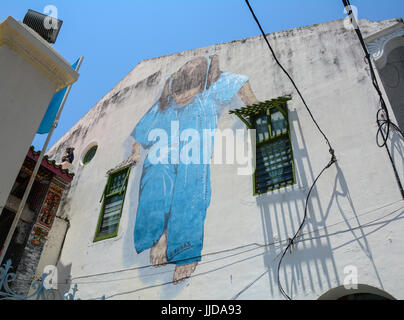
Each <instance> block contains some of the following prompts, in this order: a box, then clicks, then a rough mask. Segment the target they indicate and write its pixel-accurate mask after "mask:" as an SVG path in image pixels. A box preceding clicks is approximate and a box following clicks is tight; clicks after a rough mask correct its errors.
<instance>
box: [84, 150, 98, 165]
mask: <svg viewBox="0 0 404 320" xmlns="http://www.w3.org/2000/svg"><path fill="white" fill-rule="evenodd" d="M97 149H98V146H93V147H91V148H90V150H88V151H87V152H86V154H85V156H84V158H83V164H87V163H89V162H90V161H91V160H92V159H93V158H94V156H95V154H96V152H97Z"/></svg>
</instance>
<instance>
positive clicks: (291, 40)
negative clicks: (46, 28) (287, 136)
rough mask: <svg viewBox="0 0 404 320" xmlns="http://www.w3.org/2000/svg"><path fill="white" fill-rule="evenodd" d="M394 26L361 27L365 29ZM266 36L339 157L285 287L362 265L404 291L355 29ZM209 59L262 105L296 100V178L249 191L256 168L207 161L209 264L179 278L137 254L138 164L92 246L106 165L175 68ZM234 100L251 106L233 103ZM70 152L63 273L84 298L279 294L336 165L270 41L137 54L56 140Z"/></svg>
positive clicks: (311, 290) (317, 283)
mask: <svg viewBox="0 0 404 320" xmlns="http://www.w3.org/2000/svg"><path fill="white" fill-rule="evenodd" d="M397 22H398V21H397V20H389V21H383V22H370V21H362V22H361V23H362V28H363V31H364V33H365V34H366V35H369V34H371V33H373V32H377V31H379V30H381V29H383V28H386V27H389V26H391V25H393V24H395V23H397ZM268 39H269V41H271V43H272V44H273V46H274V48H275V50H276V52H277V54H278V55H279V58H280V60H281V61H282V63H283V64H284V66H285V67H286V68H287V70H288V71H289V72H290V74H291V75H292V77H293V78H294V80H295V81H296V83H297V84H298V85H299V87H300V90H301V91H302V92H303V94H304V96H305V98H306V100H307V103H308V104H309V106H310V107H311V110H312V112H313V115H314V117H315V118H316V120H317V121H318V123H319V124H320V125H321V127H322V128H323V130H324V131H325V133H326V134H327V136H328V137H329V139H330V140H331V142H332V144H333V146H334V148H335V151H336V156H337V158H338V163H337V165H336V166H333V167H332V168H331V169H329V170H327V171H326V172H325V173H324V175H323V176H322V178H321V179H320V180H319V181H318V184H317V187H316V188H315V189H314V191H313V194H312V197H311V201H310V205H309V213H308V219H307V224H306V226H305V228H304V230H303V234H304V236H303V240H304V241H301V242H299V243H298V245H297V246H296V248H295V249H294V251H293V253H292V254H287V255H286V257H285V260H284V263H283V265H282V269H281V280H282V282H283V283H284V287H285V289H286V291H287V292H288V293H289V294H290V295H291V296H292V298H294V299H317V298H318V297H320V296H321V295H323V294H324V293H326V292H327V291H328V290H330V289H332V288H335V287H338V286H340V285H342V284H343V281H344V277H345V276H346V274H344V268H345V267H346V266H349V265H354V266H356V267H357V268H358V276H359V283H361V284H366V285H370V286H374V287H377V288H380V289H382V290H384V291H386V292H388V293H389V294H391V295H392V296H394V297H395V298H400V299H402V298H404V287H403V286H402V285H401V283H403V281H404V273H403V272H402V270H401V266H402V265H403V263H404V257H403V256H402V252H403V245H402V243H401V240H400V239H401V230H402V229H403V227H404V221H403V220H402V214H403V208H402V207H403V202H402V200H401V196H400V193H399V190H398V188H397V185H396V183H395V178H394V175H393V171H392V168H391V164H390V162H389V159H388V157H387V155H386V153H385V151H384V150H383V149H380V148H379V147H377V145H376V143H375V133H376V130H377V128H376V124H375V113H376V111H377V109H378V101H377V96H376V94H375V91H374V89H373V87H372V84H371V81H370V77H369V72H368V69H367V68H368V66H367V65H366V64H365V62H364V59H363V52H362V49H361V47H360V46H359V44H358V42H357V38H356V34H355V33H354V32H352V31H347V30H346V29H345V28H344V25H343V22H342V21H332V22H329V23H325V24H321V25H315V26H309V27H304V28H299V29H294V30H289V31H284V32H279V33H274V34H270V35H269V36H268ZM213 54H216V55H218V57H219V61H220V68H221V70H222V71H228V72H232V73H236V74H240V75H246V76H248V77H249V81H250V84H251V88H252V90H253V92H254V94H255V96H256V97H257V98H258V100H260V101H265V100H268V99H272V98H276V97H279V96H283V95H291V96H292V98H293V99H292V100H291V101H290V102H289V104H288V106H289V119H290V123H291V136H292V145H293V151H294V161H295V166H296V175H297V183H296V184H295V185H293V186H291V187H287V188H285V189H281V190H277V191H273V192H271V193H268V194H266V195H262V196H258V197H254V196H253V195H252V191H253V187H252V178H251V176H239V175H237V169H238V166H237V165H211V181H210V182H211V188H212V197H211V203H210V206H209V208H208V210H207V215H206V220H205V226H204V230H205V233H204V244H203V251H202V261H201V262H200V263H199V264H198V266H197V267H196V270H195V272H194V273H193V275H192V277H191V278H190V279H188V280H186V281H185V282H183V283H181V284H177V285H174V284H172V283H171V281H172V277H173V272H174V268H175V266H174V265H167V266H164V267H161V268H154V267H151V266H150V261H149V250H147V251H145V252H143V253H141V254H137V253H136V251H135V248H134V244H133V230H134V225H135V220H136V208H137V202H138V194H139V182H140V179H141V172H142V162H140V163H138V164H137V165H136V166H135V167H134V168H132V171H131V175H130V179H129V182H128V190H127V193H126V199H125V203H124V207H123V211H122V217H121V223H120V227H119V232H118V236H117V237H115V238H112V239H108V240H104V241H100V242H95V243H94V242H93V238H94V233H95V228H96V225H97V221H98V217H99V213H100V207H101V204H100V198H101V195H102V194H103V190H104V186H105V183H106V179H107V175H106V172H107V171H108V170H109V169H111V168H114V167H115V166H116V165H117V164H119V163H120V162H122V161H123V160H124V159H126V157H127V156H128V152H127V150H128V148H130V143H131V140H130V138H129V137H130V135H131V133H132V131H133V129H134V127H135V126H136V124H137V123H138V122H139V120H140V119H141V118H142V117H143V116H144V114H145V113H146V112H147V111H149V109H150V107H151V106H152V105H153V104H154V103H155V102H156V100H157V99H158V98H159V96H160V94H161V92H162V90H163V85H164V83H165V80H166V79H167V77H168V76H169V75H171V74H173V73H174V72H176V71H177V70H178V69H179V68H180V67H181V66H183V65H184V64H185V63H186V62H187V61H190V60H191V59H193V58H195V57H200V56H202V57H205V56H210V55H213ZM100 81H102V80H100ZM231 105H232V107H239V106H242V105H243V104H242V102H241V100H240V99H239V98H238V97H235V98H234V99H233V101H232V103H231ZM243 127H244V125H243V123H242V122H241V121H240V120H239V119H238V118H236V117H234V116H231V115H229V114H227V113H225V114H224V115H223V116H222V117H221V118H220V119H219V123H218V128H231V129H232V130H235V129H236V128H243ZM93 143H97V144H98V150H97V153H96V155H95V157H94V158H93V160H92V161H91V162H90V163H88V164H87V165H85V166H84V165H82V164H81V163H80V162H81V159H82V157H83V156H84V153H85V151H86V150H87V149H88V146H89V145H92V144H93ZM67 146H74V147H75V155H76V157H75V160H74V163H73V165H74V166H75V167H76V168H77V169H76V176H75V179H74V180H73V183H72V185H71V188H70V191H69V194H68V195H67V196H66V199H65V201H64V202H63V204H62V205H61V208H60V212H59V216H61V217H64V218H67V219H68V220H69V221H70V228H69V230H68V232H67V235H66V239H65V242H64V246H63V249H62V252H61V256H60V260H59V263H58V268H59V269H60V270H63V272H62V271H61V272H60V274H59V281H60V282H63V281H64V279H62V277H67V276H68V275H69V276H70V278H71V280H72V283H77V284H78V286H79V290H80V291H79V295H80V297H81V298H82V299H86V298H96V297H101V296H102V295H104V294H105V295H106V297H107V298H111V299H231V298H240V299H281V298H282V296H281V294H280V292H279V289H278V282H277V263H278V261H279V255H280V254H281V252H282V249H284V248H285V246H286V244H287V239H288V238H289V237H291V236H292V235H293V234H294V232H295V231H296V230H297V228H298V227H299V224H300V221H301V219H302V218H303V209H304V203H305V198H306V195H307V192H308V190H309V188H310V186H311V184H312V182H313V181H314V179H315V177H316V176H317V174H318V173H319V172H320V170H321V169H322V168H323V167H324V166H325V165H326V164H327V163H328V161H329V159H330V155H329V153H328V149H327V145H326V144H325V142H324V140H323V139H322V136H321V135H320V134H319V132H318V131H317V130H316V128H315V125H314V124H313V122H312V120H311V118H310V117H309V115H308V113H307V111H306V109H305V108H304V105H303V104H302V103H301V101H300V99H299V97H298V96H297V95H296V93H295V92H294V90H293V88H292V86H291V84H290V82H289V80H288V79H287V78H286V76H284V74H282V72H281V71H280V70H279V68H278V67H277V66H276V64H275V62H274V61H273V59H272V57H271V56H270V53H269V51H268V48H267V47H266V44H265V42H264V41H263V38H262V37H254V38H250V39H244V40H240V41H234V42H230V43H225V44H221V45H214V46H211V47H206V48H200V49H196V50H191V51H187V52H181V53H177V54H173V55H169V56H165V57H159V58H155V59H151V60H146V61H142V62H141V63H140V64H139V65H137V66H136V67H135V69H133V70H132V71H131V72H130V73H129V74H128V75H127V76H126V77H125V78H124V79H123V80H122V81H121V82H120V83H119V84H118V85H117V86H116V87H115V88H114V89H112V90H111V91H110V92H109V93H108V94H107V95H106V96H105V97H104V98H103V99H102V100H101V101H100V102H98V103H97V104H96V105H95V106H94V107H93V108H92V109H91V110H90V111H89V112H88V113H87V114H86V115H85V116H84V117H83V118H82V119H81V120H80V121H79V122H78V123H77V124H76V125H75V126H74V127H73V128H72V129H71V130H70V131H69V132H68V133H66V134H65V136H64V137H63V138H62V139H61V140H60V141H59V142H58V143H57V144H56V145H55V146H53V148H52V149H51V150H50V152H49V154H50V156H51V158H55V159H57V160H59V159H60V158H61V156H62V151H63V150H64V148H65V147H67ZM301 240H302V239H301ZM61 274H63V276H62V275H61ZM63 289H66V288H63ZM61 290H62V289H61Z"/></svg>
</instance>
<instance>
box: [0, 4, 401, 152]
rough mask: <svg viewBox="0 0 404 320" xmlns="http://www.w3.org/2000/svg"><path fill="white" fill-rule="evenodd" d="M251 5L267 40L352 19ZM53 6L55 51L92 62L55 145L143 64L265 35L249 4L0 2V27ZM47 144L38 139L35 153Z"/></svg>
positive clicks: (382, 13) (371, 8) (383, 11)
mask: <svg viewBox="0 0 404 320" xmlns="http://www.w3.org/2000/svg"><path fill="white" fill-rule="evenodd" d="M250 3H251V5H252V7H253V8H254V10H255V12H256V15H257V16H258V18H259V19H260V21H261V24H262V26H263V28H264V30H265V32H266V33H271V32H276V31H280V30H286V29H291V28H295V27H301V26H306V25H311V24H316V23H321V22H327V21H331V20H335V19H341V18H344V17H345V14H344V9H343V5H342V1H341V0H304V1H302V0H283V1H275V0H250ZM351 4H352V5H355V6H357V7H358V15H359V18H360V19H370V20H384V19H391V18H399V17H404V1H403V0H383V1H380V0H379V1H376V0H351ZM47 5H53V6H55V7H56V8H57V10H58V17H59V18H60V19H61V20H63V26H62V29H61V31H60V33H59V37H58V39H57V42H56V44H55V49H56V50H57V51H58V52H59V53H60V54H62V55H63V56H64V57H65V58H66V59H67V60H68V61H70V62H72V63H73V62H74V61H75V60H76V59H77V58H78V57H79V56H84V57H85V60H84V62H83V65H82V67H81V69H80V79H79V80H78V82H77V83H76V84H75V85H74V86H73V88H72V91H71V93H70V96H69V99H68V101H67V103H66V105H65V108H64V110H63V113H62V116H61V120H60V122H59V125H58V127H57V128H56V130H55V131H54V134H53V136H52V139H51V142H50V146H51V145H53V144H54V143H55V142H56V141H57V140H58V139H59V138H60V137H62V135H63V134H64V133H65V132H66V131H68V130H69V129H70V128H71V127H72V126H73V125H74V124H75V123H76V122H77V121H78V120H79V119H80V118H81V117H83V116H84V115H85V114H86V112H87V111H88V110H89V109H91V108H92V107H93V106H94V105H95V104H96V103H97V102H98V101H99V100H100V99H101V98H102V97H103V96H104V95H105V94H106V93H108V92H109V91H110V90H111V89H112V88H113V87H114V86H115V85H116V84H117V83H118V82H119V81H120V80H121V79H122V78H123V77H125V75H127V74H128V73H129V72H130V71H131V70H132V69H133V68H134V67H135V66H136V65H137V64H138V63H139V62H140V61H141V60H144V59H149V58H153V57H158V56H162V55H167V54H171V53H175V52H179V51H184V50H189V49H194V48H199V47H204V46H209V45H213V44H217V43H222V42H226V41H232V40H237V39H241V38H247V37H252V36H256V35H258V34H260V33H259V30H258V28H257V25H256V24H255V22H254V20H253V19H252V17H251V14H250V12H249V10H248V8H247V6H246V4H245V1H244V0H114V1H113V0H108V1H107V0H80V1H79V0H1V1H0V21H1V20H3V19H4V18H6V17H7V16H9V15H11V16H13V17H14V18H15V19H18V20H23V18H24V15H25V13H26V12H27V10H28V9H33V10H36V11H40V12H43V11H44V8H45V7H46V6H47ZM279 58H280V60H282V57H279ZM45 138H46V135H36V137H35V139H34V141H33V145H34V146H35V148H36V149H41V148H42V145H43V143H44V141H45Z"/></svg>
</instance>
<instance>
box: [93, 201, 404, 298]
mask: <svg viewBox="0 0 404 320" xmlns="http://www.w3.org/2000/svg"><path fill="white" fill-rule="evenodd" d="M403 209H404V207H403V206H402V207H400V208H397V209H395V210H393V211H392V212H389V213H387V214H386V215H384V216H383V217H380V218H377V219H374V220H372V221H369V222H367V223H365V224H362V225H358V226H356V227H350V228H348V229H344V230H340V231H337V232H335V233H334V234H332V235H334V236H337V235H340V234H341V233H344V232H350V231H353V230H357V229H360V228H364V227H370V226H373V225H374V224H375V222H377V221H379V220H381V219H383V218H386V217H387V216H390V215H392V214H394V213H396V212H398V211H400V210H403ZM402 213H404V211H403V212H402ZM402 213H400V214H402ZM367 214H369V213H367ZM343 222H346V221H342V222H341V223H343ZM379 223H384V221H382V222H379ZM313 232H315V230H314V231H312V232H311V233H313ZM306 234H307V233H306ZM321 237H324V236H317V237H312V238H306V239H301V240H299V241H298V242H305V241H311V240H315V239H319V238H321ZM279 242H285V240H283V241H278V243H279ZM270 245H273V244H269V245H268V246H270ZM264 253H265V252H264ZM264 253H260V254H257V255H254V256H251V257H247V258H244V259H242V260H239V261H237V263H240V262H243V261H246V260H249V259H253V258H255V257H258V256H260V255H262V254H264ZM225 267H226V266H222V267H220V268H218V269H223V268H225ZM218 269H215V270H208V271H205V272H201V273H197V274H194V275H191V276H190V277H189V278H195V277H199V276H202V275H205V274H208V273H210V272H212V271H216V270H218ZM267 272H268V270H267V271H266V272H264V273H263V274H262V275H260V276H259V277H258V278H257V279H256V280H255V281H253V282H252V283H251V284H250V285H249V286H248V287H251V286H252V285H253V284H254V283H255V282H257V281H258V280H259V279H260V278H261V277H262V276H264V275H265V274H266V273H267ZM127 279H133V277H132V278H127ZM121 280H126V279H121ZM111 281H113V280H111ZM105 282H107V281H105ZM88 283H91V282H88ZM93 283H97V282H93ZM172 283H174V282H173V281H168V282H165V283H160V284H156V285H151V286H147V287H140V288H136V289H134V290H129V291H125V292H119V293H114V294H112V295H110V296H107V297H105V299H106V300H107V299H110V298H113V297H115V296H119V295H125V294H130V293H134V292H139V291H142V290H146V289H152V288H156V287H162V286H165V285H168V284H172ZM247 289H248V288H247ZM244 291H245V290H243V292H244ZM241 293H242V292H240V293H239V294H238V295H236V296H235V297H233V299H235V298H237V297H238V296H239V295H240V294H241Z"/></svg>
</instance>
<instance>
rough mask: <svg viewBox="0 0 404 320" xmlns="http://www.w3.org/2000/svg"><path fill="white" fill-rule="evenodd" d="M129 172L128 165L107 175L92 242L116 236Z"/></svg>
mask: <svg viewBox="0 0 404 320" xmlns="http://www.w3.org/2000/svg"><path fill="white" fill-rule="evenodd" d="M129 172H130V167H125V168H122V169H119V170H118V171H115V172H112V173H111V174H110V175H109V176H108V180H107V184H106V186H105V189H104V194H103V197H102V206H101V212H100V216H99V218H98V223H97V230H96V233H95V237H94V242H95V241H100V240H104V239H109V238H113V237H116V236H117V234H118V228H119V222H120V219H121V214H122V208H123V204H124V201H125V194H126V188H127V184H128V178H129Z"/></svg>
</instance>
